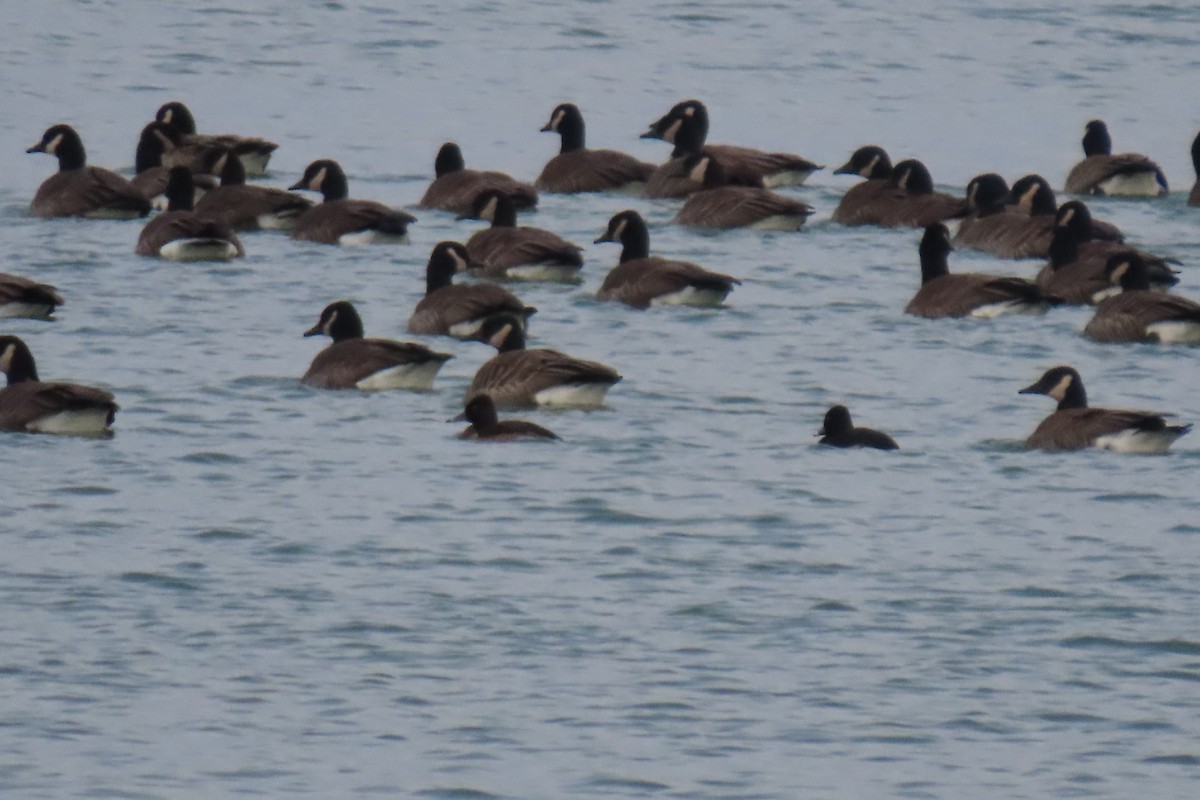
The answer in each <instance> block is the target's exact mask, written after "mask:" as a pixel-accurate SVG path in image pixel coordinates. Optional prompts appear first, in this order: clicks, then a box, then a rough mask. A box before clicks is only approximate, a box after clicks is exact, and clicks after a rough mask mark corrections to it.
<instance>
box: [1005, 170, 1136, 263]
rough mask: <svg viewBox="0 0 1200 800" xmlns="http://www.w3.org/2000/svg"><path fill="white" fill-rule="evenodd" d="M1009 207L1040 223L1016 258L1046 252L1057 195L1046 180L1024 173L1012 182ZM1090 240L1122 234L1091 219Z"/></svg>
mask: <svg viewBox="0 0 1200 800" xmlns="http://www.w3.org/2000/svg"><path fill="white" fill-rule="evenodd" d="M1008 203H1009V208H1010V209H1013V210H1018V211H1023V212H1024V213H1026V214H1028V215H1029V216H1030V217H1033V218H1035V219H1036V220H1038V222H1039V223H1040V224H1039V226H1038V228H1037V230H1038V233H1037V235H1036V236H1035V237H1033V238H1032V239H1031V240H1030V242H1029V244H1028V246H1027V247H1025V248H1022V252H1025V253H1027V254H1028V255H1027V256H1026V255H1022V256H1018V258H1026V257H1030V258H1034V257H1036V258H1045V257H1047V256H1049V255H1050V240H1051V238H1053V236H1054V217H1055V215H1056V214H1057V213H1058V198H1056V197H1055V195H1054V190H1053V189H1052V188H1050V182H1049V181H1047V180H1046V179H1045V178H1043V177H1042V176H1041V175H1036V174H1031V175H1025V176H1024V177H1022V178H1019V179H1017V181H1016V182H1015V183H1013V185H1012V190H1011V191H1010V192H1009V196H1008ZM1091 238H1092V239H1100V240H1102V241H1106V242H1123V241H1125V235H1124V234H1123V233H1121V229H1120V228H1118V227H1117V226H1116V225H1114V224H1112V223H1111V222H1107V221H1105V220H1101V219H1095V218H1092V230H1091Z"/></svg>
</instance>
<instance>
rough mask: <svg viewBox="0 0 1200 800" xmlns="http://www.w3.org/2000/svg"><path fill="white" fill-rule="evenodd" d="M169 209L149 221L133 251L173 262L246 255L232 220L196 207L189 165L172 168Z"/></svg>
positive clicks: (168, 185) (168, 197)
mask: <svg viewBox="0 0 1200 800" xmlns="http://www.w3.org/2000/svg"><path fill="white" fill-rule="evenodd" d="M166 193H167V201H168V203H167V210H166V211H165V212H163V213H162V214H159V215H158V216H157V217H155V218H154V219H152V220H150V221H149V222H147V223H146V227H144V228H142V232H141V234H140V235H139V236H138V240H137V246H135V247H134V249H133V252H135V253H137V254H138V255H139V256H159V257H161V258H166V259H169V260H171V261H212V260H223V261H228V260H229V259H231V258H234V257H241V256H244V255H245V254H246V251H245V250H243V249H242V243H241V242H240V241H239V240H238V237H237V234H236V233H234V232H233V228H231V227H229V223H227V222H225V221H224V220H220V219H213V218H210V217H203V216H201V215H199V214H197V213H196V212H195V211H193V210H192V198H193V196H194V193H195V189H194V187H193V186H192V173H191V172H189V171H188V168H187V167H171V179H170V181H169V182H168V184H167V192H166Z"/></svg>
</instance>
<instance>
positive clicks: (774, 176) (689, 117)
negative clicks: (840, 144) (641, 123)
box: [641, 100, 823, 197]
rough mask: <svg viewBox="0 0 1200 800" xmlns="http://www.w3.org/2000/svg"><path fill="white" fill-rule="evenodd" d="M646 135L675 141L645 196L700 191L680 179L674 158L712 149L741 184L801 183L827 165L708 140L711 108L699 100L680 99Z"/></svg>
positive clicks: (650, 137)
mask: <svg viewBox="0 0 1200 800" xmlns="http://www.w3.org/2000/svg"><path fill="white" fill-rule="evenodd" d="M641 138H643V139H661V140H662V141H664V142H667V143H669V144H672V145H674V146H675V149H674V150H673V151H672V152H671V159H672V161H668V162H667V163H666V164H664V165H662V166H660V167H658V168H657V169H656V170H655V171H654V173H653V174H652V175H651V176H650V179H649V181H648V183H647V184H646V189H645V192H644V196H646V197H683V196H684V195H687V194H691V193H692V192H694V191H696V190H697V188H698V187H695V186H689V185H687V184H686V183H685V182H681V181H680V180H679V173H678V170H677V165H676V164H673V163H672V162H673V161H675V160H677V159H681V158H683V157H685V156H690V155H697V154H699V153H701V152H704V153H708V154H709V155H712V156H714V157H716V158H717V159H719V160H720V161H721V162H722V163H723V164H724V165H725V171H726V174H728V176H729V181H730V183H732V184H734V185H738V186H755V185H758V186H763V187H778V186H799V185H800V184H802V183H804V181H805V180H806V179H807V178H808V176H809V175H811V174H812V173H814V172H816V171H817V170H819V169H823V167H822V166H821V165H819V164H814V163H813V162H811V161H809V160H808V159H806V158H801V157H800V156H797V155H793V154H791V153H767V152H764V151H762V150H755V149H753V148H749V147H738V146H735V145H722V144H706V143H705V140H706V139H707V138H708V109H707V108H705V106H704V103H702V102H700V101H699V100H684V101H683V102H681V103H676V104H675V106H673V107H672V108H671V110H670V111H668V112H667V113H666V114H664V115H663V116H662V117H661V118H660V119H658V120H656V121H654V122H652V123H651V124H650V128H649V130H647V131H646V132H645V133H643V134H642V136H641Z"/></svg>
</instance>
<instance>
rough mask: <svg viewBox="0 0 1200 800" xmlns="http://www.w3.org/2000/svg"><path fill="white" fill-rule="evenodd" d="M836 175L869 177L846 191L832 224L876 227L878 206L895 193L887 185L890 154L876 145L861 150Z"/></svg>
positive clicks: (889, 170) (835, 172)
mask: <svg viewBox="0 0 1200 800" xmlns="http://www.w3.org/2000/svg"><path fill="white" fill-rule="evenodd" d="M833 174H834V175H859V176H861V177H863V178H866V180H865V181H862V182H861V183H856V184H854V185H853V186H851V187H850V188H849V189H847V190H846V193H845V194H844V195H842V199H841V200H840V201H839V202H838V205H837V208H835V209H834V210H833V221H834V222H840V223H841V224H843V225H873V224H875V222H876V215H877V214H878V213H879V212H878V211H877V210H876V209H875V206H876V205H877V204H880V203H886V201H887V199H888V198H887V196H888V195H890V194H891V193H893V192H894V189H893V187H891V185H890V184H889V183H888V179H889V178H891V177H892V160H891V159H890V158H888V154H887V151H885V150H884V149H883V148H882V147H879V146H877V145H873V144H872V145H867V146H866V147H860V148H858V149H857V150H855V151H854V153H853V154H852V155H851V156H850V160H849V161H847V162H846V163H845V164H843V165H842V166H840V167H838V168H837V169H835V170H834V171H833Z"/></svg>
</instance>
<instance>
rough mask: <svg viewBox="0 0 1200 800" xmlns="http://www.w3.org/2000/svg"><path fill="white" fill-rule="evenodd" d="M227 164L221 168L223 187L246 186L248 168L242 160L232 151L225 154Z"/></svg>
mask: <svg viewBox="0 0 1200 800" xmlns="http://www.w3.org/2000/svg"><path fill="white" fill-rule="evenodd" d="M224 157H225V163H224V165H223V166H222V167H221V185H222V186H244V185H245V183H246V167H245V166H244V165H243V164H242V160H241V159H240V158H238V156H237V154H236V153H234V152H233V151H232V150H226V151H225V153H224Z"/></svg>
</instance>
